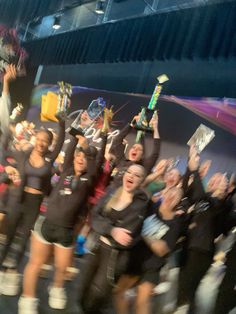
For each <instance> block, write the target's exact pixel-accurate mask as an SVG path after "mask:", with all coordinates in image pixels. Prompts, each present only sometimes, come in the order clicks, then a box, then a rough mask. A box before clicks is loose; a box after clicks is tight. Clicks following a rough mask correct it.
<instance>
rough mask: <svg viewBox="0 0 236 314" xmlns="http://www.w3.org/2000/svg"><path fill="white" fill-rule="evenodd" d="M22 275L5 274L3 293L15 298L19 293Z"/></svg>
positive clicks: (2, 286)
mask: <svg viewBox="0 0 236 314" xmlns="http://www.w3.org/2000/svg"><path fill="white" fill-rule="evenodd" d="M20 279H21V275H20V274H18V273H8V272H5V273H4V275H3V277H2V284H1V293H2V294H3V295H8V296H15V295H17V294H18V293H19V289H20Z"/></svg>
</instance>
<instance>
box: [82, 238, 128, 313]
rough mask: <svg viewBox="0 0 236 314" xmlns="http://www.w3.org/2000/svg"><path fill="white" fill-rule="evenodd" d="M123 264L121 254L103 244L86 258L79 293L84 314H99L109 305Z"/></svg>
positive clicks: (100, 243) (99, 244)
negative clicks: (115, 281)
mask: <svg viewBox="0 0 236 314" xmlns="http://www.w3.org/2000/svg"><path fill="white" fill-rule="evenodd" d="M124 256H125V254H124ZM123 264H124V260H123V258H122V254H121V252H118V251H117V250H114V249H112V247H110V246H108V245H106V244H105V243H103V242H99V243H98V245H97V247H96V248H95V249H94V250H93V252H92V254H88V255H87V256H86V258H85V269H84V270H83V271H82V278H81V284H80V291H79V303H80V305H81V307H82V309H83V311H84V313H86V314H88V313H89V314H99V313H101V311H102V309H103V308H104V307H105V306H106V305H107V303H109V301H110V296H111V292H112V289H113V287H114V280H115V279H117V274H118V273H119V274H120V273H121V271H122V270H121V269H123Z"/></svg>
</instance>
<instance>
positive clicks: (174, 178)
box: [164, 168, 181, 187]
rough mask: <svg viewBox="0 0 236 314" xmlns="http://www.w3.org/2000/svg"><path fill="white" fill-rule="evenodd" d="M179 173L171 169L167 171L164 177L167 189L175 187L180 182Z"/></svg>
mask: <svg viewBox="0 0 236 314" xmlns="http://www.w3.org/2000/svg"><path fill="white" fill-rule="evenodd" d="M180 178H181V176H180V172H179V170H178V169H176V168H173V169H171V170H170V171H167V172H166V174H165V177H164V181H165V183H166V185H167V186H168V187H172V186H176V185H177V184H178V183H179V181H180Z"/></svg>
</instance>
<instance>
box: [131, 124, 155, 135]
mask: <svg viewBox="0 0 236 314" xmlns="http://www.w3.org/2000/svg"><path fill="white" fill-rule="evenodd" d="M134 128H135V129H136V130H138V131H143V132H146V133H153V128H151V127H148V126H147V127H145V126H141V125H137V124H136V125H135V126H134Z"/></svg>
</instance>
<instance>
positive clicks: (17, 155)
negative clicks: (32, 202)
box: [6, 121, 65, 197]
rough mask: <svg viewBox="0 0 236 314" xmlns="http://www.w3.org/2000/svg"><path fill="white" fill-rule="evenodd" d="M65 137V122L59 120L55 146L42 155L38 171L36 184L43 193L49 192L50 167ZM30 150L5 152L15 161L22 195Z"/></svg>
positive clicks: (25, 183) (25, 182)
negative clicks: (40, 167)
mask: <svg viewBox="0 0 236 314" xmlns="http://www.w3.org/2000/svg"><path fill="white" fill-rule="evenodd" d="M64 139H65V122H64V121H60V123H59V134H58V140H57V143H56V146H55V148H54V150H53V151H52V152H49V151H48V152H47V153H46V154H45V156H44V160H45V164H44V166H43V169H44V171H43V175H42V174H41V173H39V178H40V181H41V182H38V186H40V187H41V189H42V192H43V194H44V195H49V194H50V192H51V176H52V167H53V163H54V161H55V159H56V158H57V156H58V154H59V153H60V151H61V148H62V146H63V143H64ZM31 152H32V150H29V151H27V152H23V151H16V152H12V153H9V152H7V155H6V157H7V156H8V155H11V156H12V157H13V158H14V159H15V160H16V162H17V169H18V171H19V173H20V178H21V184H20V186H19V191H20V193H19V194H20V195H21V197H22V195H23V191H24V187H25V186H26V185H27V173H26V170H27V167H28V165H29V157H30V154H31ZM32 168H34V167H32Z"/></svg>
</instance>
